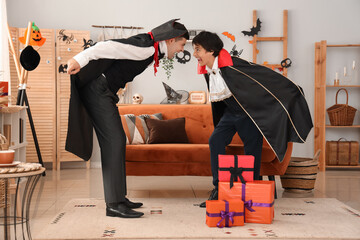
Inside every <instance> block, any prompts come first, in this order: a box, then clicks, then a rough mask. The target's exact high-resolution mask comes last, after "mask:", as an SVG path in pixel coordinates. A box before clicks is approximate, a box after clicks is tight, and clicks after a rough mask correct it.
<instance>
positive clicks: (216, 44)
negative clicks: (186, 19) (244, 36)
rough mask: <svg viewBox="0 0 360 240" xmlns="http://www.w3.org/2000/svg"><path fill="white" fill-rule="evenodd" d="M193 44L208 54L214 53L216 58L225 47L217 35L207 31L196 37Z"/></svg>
mask: <svg viewBox="0 0 360 240" xmlns="http://www.w3.org/2000/svg"><path fill="white" fill-rule="evenodd" d="M192 44H193V45H200V46H202V47H203V48H204V49H205V50H206V51H208V52H211V51H214V53H213V56H214V57H217V56H218V55H219V52H220V50H221V49H222V48H223V47H224V43H223V42H222V41H221V39H220V38H219V36H218V35H217V34H216V33H212V32H207V31H202V32H200V33H199V34H198V35H196V36H195V37H194V39H193V40H192Z"/></svg>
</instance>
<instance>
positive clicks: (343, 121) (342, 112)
mask: <svg viewBox="0 0 360 240" xmlns="http://www.w3.org/2000/svg"><path fill="white" fill-rule="evenodd" d="M341 90H344V91H345V93H346V104H338V103H337V97H338V94H339V92H340V91H341ZM348 101H349V94H348V91H347V90H346V89H345V88H340V89H339V90H338V91H337V92H336V97H335V105H333V106H331V107H329V108H328V109H326V111H327V113H328V115H329V119H330V124H331V125H333V126H351V125H353V122H354V117H355V113H356V108H353V107H351V106H349V105H348Z"/></svg>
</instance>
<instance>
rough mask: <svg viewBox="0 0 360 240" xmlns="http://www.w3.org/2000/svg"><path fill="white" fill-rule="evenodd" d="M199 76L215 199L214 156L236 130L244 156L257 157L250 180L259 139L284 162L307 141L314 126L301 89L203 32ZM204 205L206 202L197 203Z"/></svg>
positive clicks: (197, 42)
mask: <svg viewBox="0 0 360 240" xmlns="http://www.w3.org/2000/svg"><path fill="white" fill-rule="evenodd" d="M192 44H193V47H194V54H193V55H194V57H196V58H197V59H198V64H199V65H198V73H199V74H204V76H205V80H206V83H207V85H208V88H209V93H210V101H211V107H212V115H213V121H214V126H215V129H214V132H213V133H212V135H211V137H210V139H209V147H210V158H211V170H212V175H213V185H214V189H213V190H212V192H211V194H210V197H209V199H210V200H214V199H217V198H218V190H217V186H218V182H219V180H218V155H219V154H225V147H226V146H227V145H228V144H230V142H231V140H232V138H233V136H234V135H235V133H236V132H237V133H238V134H239V136H240V138H241V140H242V141H243V143H244V151H245V154H247V155H253V156H254V157H255V163H254V179H255V180H258V179H259V178H260V164H261V151H262V144H263V139H265V141H267V142H268V143H269V145H270V147H271V148H272V150H273V152H274V153H275V155H276V156H277V158H278V159H279V161H282V160H283V158H284V155H285V152H286V149H287V143H288V142H300V143H302V142H305V139H306V137H307V135H308V133H309V131H310V130H311V128H312V127H313V124H312V120H311V115H310V112H309V109H308V105H307V102H306V100H305V97H304V93H303V91H302V89H301V88H300V87H299V86H298V85H296V84H295V83H294V82H292V81H291V80H290V79H288V78H286V77H284V76H283V75H281V74H279V73H277V72H275V71H273V70H271V69H269V68H267V67H264V66H261V65H257V64H254V63H251V62H248V61H245V60H243V59H241V58H238V57H231V56H230V54H229V53H228V52H227V51H226V50H225V49H223V42H222V41H221V39H220V38H219V36H218V35H217V34H215V33H211V32H205V31H204V32H201V33H199V34H198V35H197V36H196V37H195V38H194V39H193V42H192ZM200 207H206V203H205V202H203V203H201V204H200Z"/></svg>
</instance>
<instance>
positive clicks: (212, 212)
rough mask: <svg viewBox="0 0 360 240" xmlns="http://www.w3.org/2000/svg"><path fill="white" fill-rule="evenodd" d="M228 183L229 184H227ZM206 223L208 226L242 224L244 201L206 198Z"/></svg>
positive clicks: (221, 226)
mask: <svg viewBox="0 0 360 240" xmlns="http://www.w3.org/2000/svg"><path fill="white" fill-rule="evenodd" d="M228 185H229V184H228ZM206 224H207V225H208V226H209V227H219V228H223V227H224V226H225V227H232V226H243V225H244V203H243V201H241V200H238V199H230V200H228V201H227V200H221V201H220V200H207V201H206Z"/></svg>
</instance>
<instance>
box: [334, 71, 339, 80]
mask: <svg viewBox="0 0 360 240" xmlns="http://www.w3.org/2000/svg"><path fill="white" fill-rule="evenodd" d="M335 79H336V80H337V79H339V73H338V72H336V74H335Z"/></svg>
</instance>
